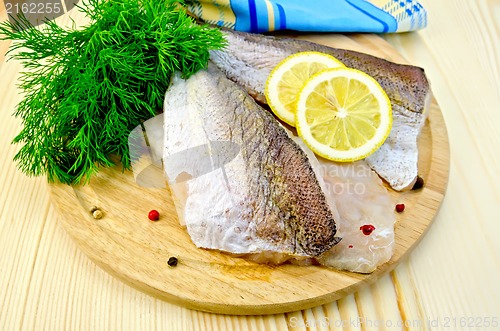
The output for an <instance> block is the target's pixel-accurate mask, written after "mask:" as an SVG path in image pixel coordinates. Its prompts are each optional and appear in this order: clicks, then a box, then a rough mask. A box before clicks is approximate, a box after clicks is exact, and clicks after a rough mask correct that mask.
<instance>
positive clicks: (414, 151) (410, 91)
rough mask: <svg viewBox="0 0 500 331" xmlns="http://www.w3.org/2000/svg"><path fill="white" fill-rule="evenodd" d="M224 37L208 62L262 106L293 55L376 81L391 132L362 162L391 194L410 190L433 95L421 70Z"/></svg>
mask: <svg viewBox="0 0 500 331" xmlns="http://www.w3.org/2000/svg"><path fill="white" fill-rule="evenodd" d="M224 33H225V37H226V39H227V41H228V45H227V46H226V48H225V49H223V50H217V51H212V52H211V60H212V61H213V62H214V63H215V64H216V65H217V66H218V67H219V68H220V69H221V70H222V71H223V72H224V73H225V74H226V75H227V76H228V77H229V78H230V79H232V80H234V81H235V82H237V83H239V84H240V85H242V86H244V87H245V88H246V89H247V91H248V92H249V93H250V94H251V95H252V96H253V97H254V98H255V99H256V100H258V101H259V102H261V103H266V98H265V96H264V88H265V83H266V80H267V77H268V76H269V74H270V72H271V70H272V69H273V68H274V67H275V66H276V65H277V64H278V63H279V62H280V61H282V60H283V59H285V58H286V57H287V56H289V55H292V54H294V53H297V52H303V51H318V52H323V53H327V54H331V55H333V56H334V57H336V58H337V59H339V60H340V61H342V62H343V63H344V64H345V65H346V66H347V67H352V68H356V69H359V70H361V71H364V72H366V73H368V74H369V75H371V76H372V77H374V78H375V79H376V80H377V81H378V82H379V84H380V85H381V86H382V87H383V88H384V90H385V91H386V93H387V95H388V96H389V99H390V100H391V104H392V108H393V129H392V131H391V133H390V135H389V137H388V138H387V140H386V142H385V143H384V145H383V146H382V147H381V148H380V149H379V150H378V151H376V152H375V153H374V154H372V155H371V156H369V157H368V158H367V159H366V161H367V162H368V164H369V165H370V167H371V168H372V169H374V170H375V171H376V172H377V173H378V174H379V175H380V176H381V177H382V178H383V179H385V180H386V181H387V182H388V183H389V184H390V185H391V187H392V188H393V189H395V190H398V191H402V190H405V189H409V188H411V187H412V186H413V184H414V183H415V181H416V179H417V176H418V167H417V162H418V148H417V137H418V135H419V133H420V131H421V129H422V127H423V125H424V123H425V119H426V116H427V112H426V108H427V105H428V103H429V101H430V95H431V92H430V88H429V83H428V81H427V78H426V76H425V74H424V71H423V69H421V68H419V67H415V66H409V65H402V64H396V63H392V62H389V61H386V60H384V59H381V58H377V57H374V56H371V55H368V54H363V53H359V52H355V51H350V50H343V49H336V48H331V47H327V46H323V45H319V44H315V43H311V42H307V41H303V40H296V39H290V38H276V37H272V36H264V35H260V34H251V33H245V32H237V31H232V30H224Z"/></svg>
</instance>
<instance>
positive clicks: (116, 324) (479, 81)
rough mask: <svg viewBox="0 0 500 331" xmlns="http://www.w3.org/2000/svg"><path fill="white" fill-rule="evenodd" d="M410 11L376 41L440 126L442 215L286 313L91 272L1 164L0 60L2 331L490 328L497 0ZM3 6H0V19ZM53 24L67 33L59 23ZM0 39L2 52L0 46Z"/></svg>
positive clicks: (1, 141)
mask: <svg viewBox="0 0 500 331" xmlns="http://www.w3.org/2000/svg"><path fill="white" fill-rule="evenodd" d="M420 2H421V3H422V5H423V6H424V7H425V8H426V9H427V10H428V13H429V26H428V27H427V28H425V29H423V30H421V31H418V32H415V33H404V34H389V35H383V36H382V37H383V39H385V40H386V41H388V42H389V43H390V44H391V45H392V47H394V48H395V49H397V50H398V52H399V53H400V54H401V55H402V56H403V57H404V58H405V59H406V60H407V61H408V62H410V63H412V64H415V65H419V66H421V67H423V68H424V69H425V70H426V74H427V76H428V77H429V78H430V81H431V83H432V90H433V92H434V95H435V97H436V100H437V101H438V103H439V105H440V109H441V111H442V114H443V117H444V119H445V122H446V126H447V130H448V135H449V142H450V156H451V158H450V177H449V183H448V189H447V192H446V197H445V199H444V201H443V204H442V206H441V209H440V210H439V212H438V214H437V216H436V219H435V221H434V223H433V225H432V226H431V227H430V229H429V230H428V232H427V234H426V235H425V237H424V238H423V239H422V241H421V242H420V243H419V244H418V246H417V247H416V248H415V249H414V251H413V252H412V253H411V254H410V255H409V256H408V257H407V258H406V259H404V260H403V261H401V262H400V263H399V265H398V266H397V267H396V268H395V269H394V270H392V271H391V272H389V273H387V274H385V275H383V276H381V277H380V278H379V279H378V280H377V281H376V282H375V283H373V284H371V285H369V286H364V287H362V288H361V289H359V290H358V291H357V292H355V293H353V294H350V295H347V296H345V297H344V298H342V299H339V300H336V301H331V302H329V303H326V304H324V305H322V306H319V307H315V308H311V309H301V310H297V311H295V312H290V313H285V314H274V315H265V316H262V315H251V316H228V315H219V314H213V313H206V312H199V311H195V310H190V309H186V308H183V307H181V306H178V305H175V304H171V303H169V302H166V301H164V300H160V299H157V298H155V297H153V296H150V295H147V294H144V293H143V292H141V291H138V290H136V289H134V288H133V287H130V286H128V285H125V284H124V283H123V282H121V281H119V280H117V279H116V278H114V277H113V276H110V275H109V274H108V273H107V272H105V271H103V270H102V269H101V268H99V267H98V266H97V265H96V264H95V263H93V262H92V261H91V260H90V259H89V258H88V257H87V256H86V255H85V254H84V253H83V252H82V251H81V249H79V248H78V247H77V246H76V244H75V242H74V241H73V240H72V239H71V238H70V237H69V236H68V234H67V232H66V231H65V230H64V228H63V227H62V224H61V223H62V222H61V217H60V216H59V214H58V213H57V212H56V210H55V208H54V207H53V206H52V203H51V199H50V195H49V192H48V185H47V182H46V180H45V179H44V178H28V177H26V176H25V175H23V174H22V173H21V172H20V171H18V170H17V169H16V165H15V163H14V162H13V161H12V158H13V156H14V154H15V153H16V151H17V150H18V146H15V145H11V143H10V142H11V140H12V138H13V137H14V136H15V135H16V134H17V133H18V132H19V130H20V122H19V120H18V119H16V118H14V117H13V116H12V113H13V111H14V109H15V106H16V104H17V103H18V102H19V101H20V100H21V97H22V96H21V95H20V93H19V91H18V90H17V88H16V80H17V77H18V73H19V71H20V70H21V66H20V65H19V63H17V62H15V61H9V62H1V63H0V152H1V153H2V157H1V158H0V169H1V171H0V188H1V190H0V329H1V330H9V331H10V330H380V329H385V330H473V329H479V330H497V329H498V325H497V326H496V327H495V326H494V324H493V323H492V321H493V320H494V319H496V320H497V321H498V320H499V319H500V316H499V312H500V283H499V282H498V276H499V275H500V264H499V263H498V261H500V241H499V240H498V238H497V230H496V229H497V228H498V224H497V223H498V220H499V219H500V188H499V185H498V183H500V172H499V170H500V157H499V154H498V150H499V149H500V136H499V134H498V129H497V128H496V123H499V122H500V112H498V105H499V104H500V70H499V68H500V43H499V40H500V14H499V13H500V3H499V2H498V1H497V0H485V1H468V0H457V1H455V0H442V1H429V0H421V1H420ZM2 7H3V6H2V1H0V15H3V14H2ZM72 16H73V18H74V19H75V20H76V21H77V22H82V21H84V18H83V17H82V16H81V15H80V14H78V13H73V14H72ZM1 17H3V16H1ZM1 17H0V19H1ZM58 21H59V22H60V23H63V24H69V23H70V21H69V16H64V17H61V18H60V19H58ZM7 43H8V42H0V50H2V51H4V50H6V49H7V48H8V45H7ZM2 55H3V54H1V53H0V58H1V57H2ZM471 319H472V320H471ZM461 323H462V324H461ZM488 323H489V326H486V325H487V324H488Z"/></svg>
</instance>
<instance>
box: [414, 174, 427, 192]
mask: <svg viewBox="0 0 500 331" xmlns="http://www.w3.org/2000/svg"><path fill="white" fill-rule="evenodd" d="M422 187H424V179H423V178H422V177H420V176H417V180H416V181H415V184H413V187H412V188H411V189H412V190H418V189H421V188H422Z"/></svg>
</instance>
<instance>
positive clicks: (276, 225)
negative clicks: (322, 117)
mask: <svg viewBox="0 0 500 331" xmlns="http://www.w3.org/2000/svg"><path fill="white" fill-rule="evenodd" d="M164 134H165V139H164V153H163V155H164V157H163V161H164V168H165V172H166V175H167V180H168V183H169V186H170V188H171V190H172V191H173V194H174V195H177V196H178V197H179V196H182V195H183V196H184V198H185V205H184V206H183V210H182V215H180V216H182V217H183V221H184V223H185V225H186V227H187V231H188V233H189V235H190V237H191V239H192V241H193V242H194V243H195V244H196V245H197V246H198V247H202V248H206V249H213V250H221V251H225V252H229V253H233V254H268V253H269V254H273V253H279V254H284V255H286V256H288V257H291V258H297V259H301V258H308V257H314V256H318V255H320V254H322V253H324V252H326V251H328V250H329V249H331V248H332V247H333V246H334V245H335V244H337V243H338V242H339V240H340V238H338V237H336V236H335V234H336V224H335V220H334V215H333V213H332V210H331V209H330V207H329V205H328V203H327V201H326V198H325V195H324V193H323V191H322V190H321V187H320V185H319V183H318V180H317V178H316V176H315V173H314V172H313V169H312V167H311V164H310V163H309V160H308V158H307V156H306V154H305V153H304V152H303V151H302V149H301V148H300V147H299V146H297V144H296V143H295V142H294V141H293V140H292V139H290V137H289V136H288V135H287V133H286V131H285V130H284V128H283V127H282V126H281V125H280V124H279V123H278V122H277V121H276V120H275V119H274V117H273V116H272V115H271V114H270V113H269V112H267V111H266V110H264V109H263V108H261V107H260V106H259V105H258V104H257V103H256V102H255V101H254V100H253V99H252V98H251V97H250V96H249V95H248V94H247V93H246V92H245V90H243V88H241V87H240V86H239V85H238V84H236V83H234V82H232V81H230V80H228V79H227V78H226V76H225V75H224V74H223V73H222V72H220V71H219V70H218V69H217V68H216V67H215V66H214V65H209V67H208V69H207V70H201V71H199V72H198V73H196V74H195V75H193V76H192V77H190V78H189V79H187V80H184V79H181V78H180V76H179V75H175V76H174V77H173V80H172V82H171V84H170V87H169V89H168V91H167V93H166V95H165V104H164ZM214 142H217V146H215V143H214ZM223 143H227V150H226V149H225V147H224V144H223ZM203 146H205V147H203ZM235 146H236V147H237V148H238V150H237V153H234V151H235ZM214 148H216V149H217V152H216V153H214V152H213V149H214ZM207 155H208V156H209V159H211V160H212V161H211V162H209V163H211V164H212V165H214V164H217V165H216V166H214V167H213V168H211V169H209V170H210V171H206V169H200V167H205V166H206V165H204V164H205V163H206V162H200V160H206V159H207ZM220 159H222V161H220ZM200 164H201V165H200Z"/></svg>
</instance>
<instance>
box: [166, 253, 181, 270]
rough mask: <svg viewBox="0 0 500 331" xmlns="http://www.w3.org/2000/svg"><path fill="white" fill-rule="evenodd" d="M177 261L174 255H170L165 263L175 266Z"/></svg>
mask: <svg viewBox="0 0 500 331" xmlns="http://www.w3.org/2000/svg"><path fill="white" fill-rule="evenodd" d="M177 262H179V260H177V258H176V257H175V256H171V257H170V258H169V259H168V262H167V264H168V265H169V266H171V267H175V266H176V265H177Z"/></svg>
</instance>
